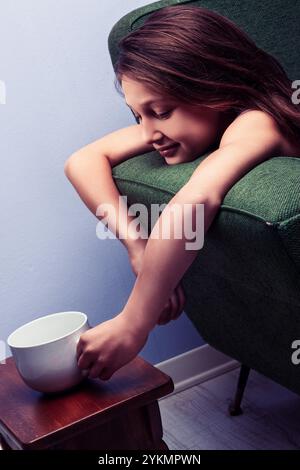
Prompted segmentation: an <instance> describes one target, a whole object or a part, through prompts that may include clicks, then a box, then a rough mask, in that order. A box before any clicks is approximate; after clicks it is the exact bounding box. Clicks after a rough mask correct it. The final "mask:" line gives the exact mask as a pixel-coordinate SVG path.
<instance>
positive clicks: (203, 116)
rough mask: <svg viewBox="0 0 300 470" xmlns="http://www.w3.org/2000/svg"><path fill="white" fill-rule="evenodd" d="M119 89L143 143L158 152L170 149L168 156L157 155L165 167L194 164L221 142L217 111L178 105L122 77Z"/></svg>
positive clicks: (165, 154) (140, 84)
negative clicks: (135, 119)
mask: <svg viewBox="0 0 300 470" xmlns="http://www.w3.org/2000/svg"><path fill="white" fill-rule="evenodd" d="M122 89H123V92H124V95H125V99H126V104H127V105H128V106H129V107H130V108H131V109H132V111H133V113H134V114H135V116H136V117H137V118H138V122H139V124H140V125H141V126H142V131H143V137H144V140H145V142H146V143H147V144H149V145H153V147H154V149H155V150H158V151H160V149H161V148H162V147H167V146H170V145H174V148H173V149H170V151H169V152H168V153H166V152H163V151H162V150H161V151H160V154H161V155H162V157H163V158H165V161H166V163H167V164H168V165H175V164H177V163H185V162H190V161H192V160H195V159H196V158H198V157H199V156H200V155H201V154H203V153H204V152H205V151H206V150H207V149H208V148H209V147H210V146H211V145H214V144H215V143H218V142H217V141H218V139H221V136H222V132H221V131H222V129H223V125H224V123H223V124H222V123H221V118H220V116H221V113H220V111H214V110H212V109H210V108H207V107H204V106H201V107H199V106H198V107H195V106H192V105H187V104H182V103H180V102H178V101H175V100H174V99H169V98H167V97H164V96H163V95H161V94H159V93H153V92H152V91H150V90H149V89H148V88H147V87H146V86H145V85H144V84H142V83H140V82H136V81H134V80H132V79H129V78H127V77H125V76H124V77H123V80H122ZM150 101H151V103H150Z"/></svg>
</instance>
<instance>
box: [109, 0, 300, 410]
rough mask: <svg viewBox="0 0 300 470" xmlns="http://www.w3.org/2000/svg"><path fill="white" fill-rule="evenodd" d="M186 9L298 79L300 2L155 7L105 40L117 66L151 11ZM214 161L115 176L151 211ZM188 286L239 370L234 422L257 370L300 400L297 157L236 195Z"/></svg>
mask: <svg viewBox="0 0 300 470" xmlns="http://www.w3.org/2000/svg"><path fill="white" fill-rule="evenodd" d="M180 3H182V4H187V3H188V4H194V5H199V6H200V5H201V6H203V7H206V8H209V9H212V10H215V11H217V12H218V13H220V14H222V15H224V16H227V17H228V18H230V19H231V20H233V21H234V22H236V23H237V24H238V25H239V26H240V27H241V28H242V29H244V31H245V32H246V33H248V34H249V35H250V37H252V38H253V39H254V41H255V42H256V44H257V45H258V46H259V47H261V48H263V49H264V50H266V51H267V52H269V53H271V54H272V55H274V56H275V57H276V58H277V59H278V60H279V61H280V62H281V64H282V65H283V67H284V68H285V70H286V71H287V73H288V76H289V78H290V79H292V80H296V79H297V78H298V79H300V54H299V49H298V50H297V47H296V46H295V45H297V44H300V28H299V19H300V2H299V1H296V0H286V1H283V0H265V1H264V2H261V0H252V1H251V2H250V1H249V2H232V0H207V1H180V0H163V1H159V2H155V3H152V4H149V5H147V6H145V7H142V8H138V9H136V10H134V11H132V12H130V13H129V14H127V15H126V16H124V17H123V18H121V19H120V20H119V21H118V22H117V23H116V24H115V25H114V26H113V28H112V30H111V32H110V35H109V39H108V43H109V51H110V56H111V60H112V64H113V65H114V64H115V63H116V60H117V57H118V41H119V40H120V39H121V38H122V37H123V36H124V35H126V34H127V33H129V32H130V31H131V30H132V29H136V28H138V27H139V26H140V25H142V24H143V22H144V21H145V19H146V17H147V15H149V14H151V13H152V12H153V11H155V10H157V9H159V8H162V7H164V6H167V5H173V4H180ZM249 67H251V64H249ZM207 155H208V154H205V155H201V156H199V158H198V159H196V160H195V161H193V162H189V163H184V164H180V165H170V166H168V165H167V164H166V163H165V161H164V159H163V158H162V157H161V156H160V154H159V153H157V152H155V151H154V152H151V153H147V154H145V155H140V156H137V157H135V158H132V159H130V160H127V161H125V162H123V163H122V164H119V165H118V166H116V167H114V168H113V177H114V180H115V183H116V185H117V187H118V189H119V191H120V192H121V194H124V195H126V196H127V198H128V203H129V204H133V203H136V202H139V203H144V204H146V206H147V207H148V208H149V209H150V204H151V203H158V204H163V203H168V202H169V200H170V199H171V198H172V197H173V196H174V194H176V192H177V191H178V190H179V189H180V188H181V187H182V186H183V185H184V184H185V183H186V182H187V180H188V179H189V177H190V176H191V175H192V173H193V171H194V170H195V168H196V167H197V166H198V165H199V163H200V162H201V161H202V160H203V159H204V158H206V156H207ZM299 157H300V155H299ZM182 284H183V287H184V289H185V292H186V296H187V303H186V306H185V312H186V314H187V315H188V317H189V318H190V320H191V321H192V323H193V324H194V326H195V327H196V329H197V330H198V331H199V333H200V334H201V336H202V337H203V338H204V340H205V341H207V343H209V344H210V345H212V346H213V347H215V348H216V349H218V350H220V351H222V352H223V353H225V354H227V355H229V356H231V357H232V358H234V359H236V360H238V361H239V362H240V363H241V364H242V367H241V373H240V379H239V383H238V389H237V393H236V396H235V400H234V402H233V404H232V406H231V409H230V413H231V414H232V415H234V414H239V413H241V408H240V402H241V399H242V395H243V390H244V387H245V384H246V381H247V377H248V374H249V370H250V369H251V368H252V369H255V370H257V371H258V372H260V373H262V374H264V375H265V376H267V377H269V378H271V379H273V380H274V381H276V382H278V383H280V384H281V385H284V386H286V387H287V388H289V389H290V390H293V391H295V392H297V393H300V366H299V370H297V366H296V365H294V364H293V362H292V360H291V356H292V353H293V350H292V348H291V345H292V342H293V341H294V340H295V339H299V338H300V158H292V157H286V156H284V155H283V156H281V157H275V158H271V159H269V160H267V161H265V162H263V163H261V164H259V165H257V166H256V167H255V168H253V169H252V170H251V171H249V172H248V173H247V174H246V175H245V176H244V177H243V178H242V179H240V181H239V182H238V183H236V184H235V185H234V186H233V187H232V188H231V189H230V190H229V192H228V193H227V194H226V196H225V198H224V200H223V203H222V206H221V208H220V211H219V213H218V215H217V217H216V218H215V220H214V222H213V224H212V225H211V226H210V228H209V231H208V232H207V234H206V237H205V242H204V247H203V248H202V249H201V250H200V251H199V253H198V256H197V258H196V259H195V261H194V262H193V264H192V265H191V266H190V268H189V269H188V271H187V272H186V273H185V275H184V277H183V279H182Z"/></svg>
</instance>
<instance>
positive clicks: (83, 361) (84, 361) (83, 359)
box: [77, 354, 93, 369]
mask: <svg viewBox="0 0 300 470" xmlns="http://www.w3.org/2000/svg"><path fill="white" fill-rule="evenodd" d="M77 365H78V367H79V369H89V368H90V367H91V366H92V365H93V361H92V358H91V357H90V356H89V355H88V354H81V355H80V357H79V359H78V361H77Z"/></svg>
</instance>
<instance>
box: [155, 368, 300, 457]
mask: <svg viewBox="0 0 300 470" xmlns="http://www.w3.org/2000/svg"><path fill="white" fill-rule="evenodd" d="M238 374H239V369H236V370H233V371H231V372H229V373H227V374H224V375H222V376H219V377H217V378H215V379H212V380H210V381H207V382H205V383H203V384H200V385H197V386H194V387H191V388H189V389H187V390H184V391H182V392H179V393H178V394H176V395H173V396H170V397H167V398H165V399H162V400H160V401H159V406H160V410H161V417H162V424H163V428H164V440H165V442H166V444H167V445H168V447H169V449H171V450H185V449H192V450H206V449H207V450H213V449H214V450H222V449H235V450H238V449H243V450H246V449H252V450H254V449H257V450H259V449H264V450H269V449H279V450H284V449H286V450H288V449H300V397H299V396H298V395H296V394H295V393H293V392H291V391H289V390H287V389H286V388H284V387H282V386H280V385H278V384H276V383H275V382H273V381H271V380H269V379H267V378H265V377H264V376H262V375H260V374H258V373H257V372H255V371H252V370H251V372H250V375H249V379H248V384H247V387H246V390H245V394H244V399H243V402H242V408H243V410H244V414H243V415H241V416H235V417H231V416H230V415H229V413H228V411H227V409H228V405H229V403H230V401H231V398H232V397H233V395H234V391H235V387H236V383H237V378H238Z"/></svg>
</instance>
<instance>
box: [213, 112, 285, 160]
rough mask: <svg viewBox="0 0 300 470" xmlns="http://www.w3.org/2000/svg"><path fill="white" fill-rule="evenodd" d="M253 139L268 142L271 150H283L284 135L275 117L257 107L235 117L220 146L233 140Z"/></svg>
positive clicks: (278, 151)
mask: <svg viewBox="0 0 300 470" xmlns="http://www.w3.org/2000/svg"><path fill="white" fill-rule="evenodd" d="M252 139H255V140H258V139H259V140H260V142H261V143H262V142H266V144H267V147H268V149H269V150H270V151H274V152H275V153H278V154H280V152H281V146H282V135H281V132H280V130H279V128H278V125H277V123H276V121H275V119H273V118H272V116H270V115H269V114H268V113H265V112H264V111H260V110H256V109H252V110H248V111H246V112H244V113H242V114H240V115H239V116H237V117H236V118H235V119H234V121H233V122H232V123H231V124H230V125H229V126H228V127H227V129H226V130H225V132H224V133H223V136H222V138H221V140H220V148H221V147H223V146H225V145H228V144H231V143H233V142H237V141H240V142H242V141H248V142H249V141H251V140H252ZM274 156H275V155H274Z"/></svg>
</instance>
